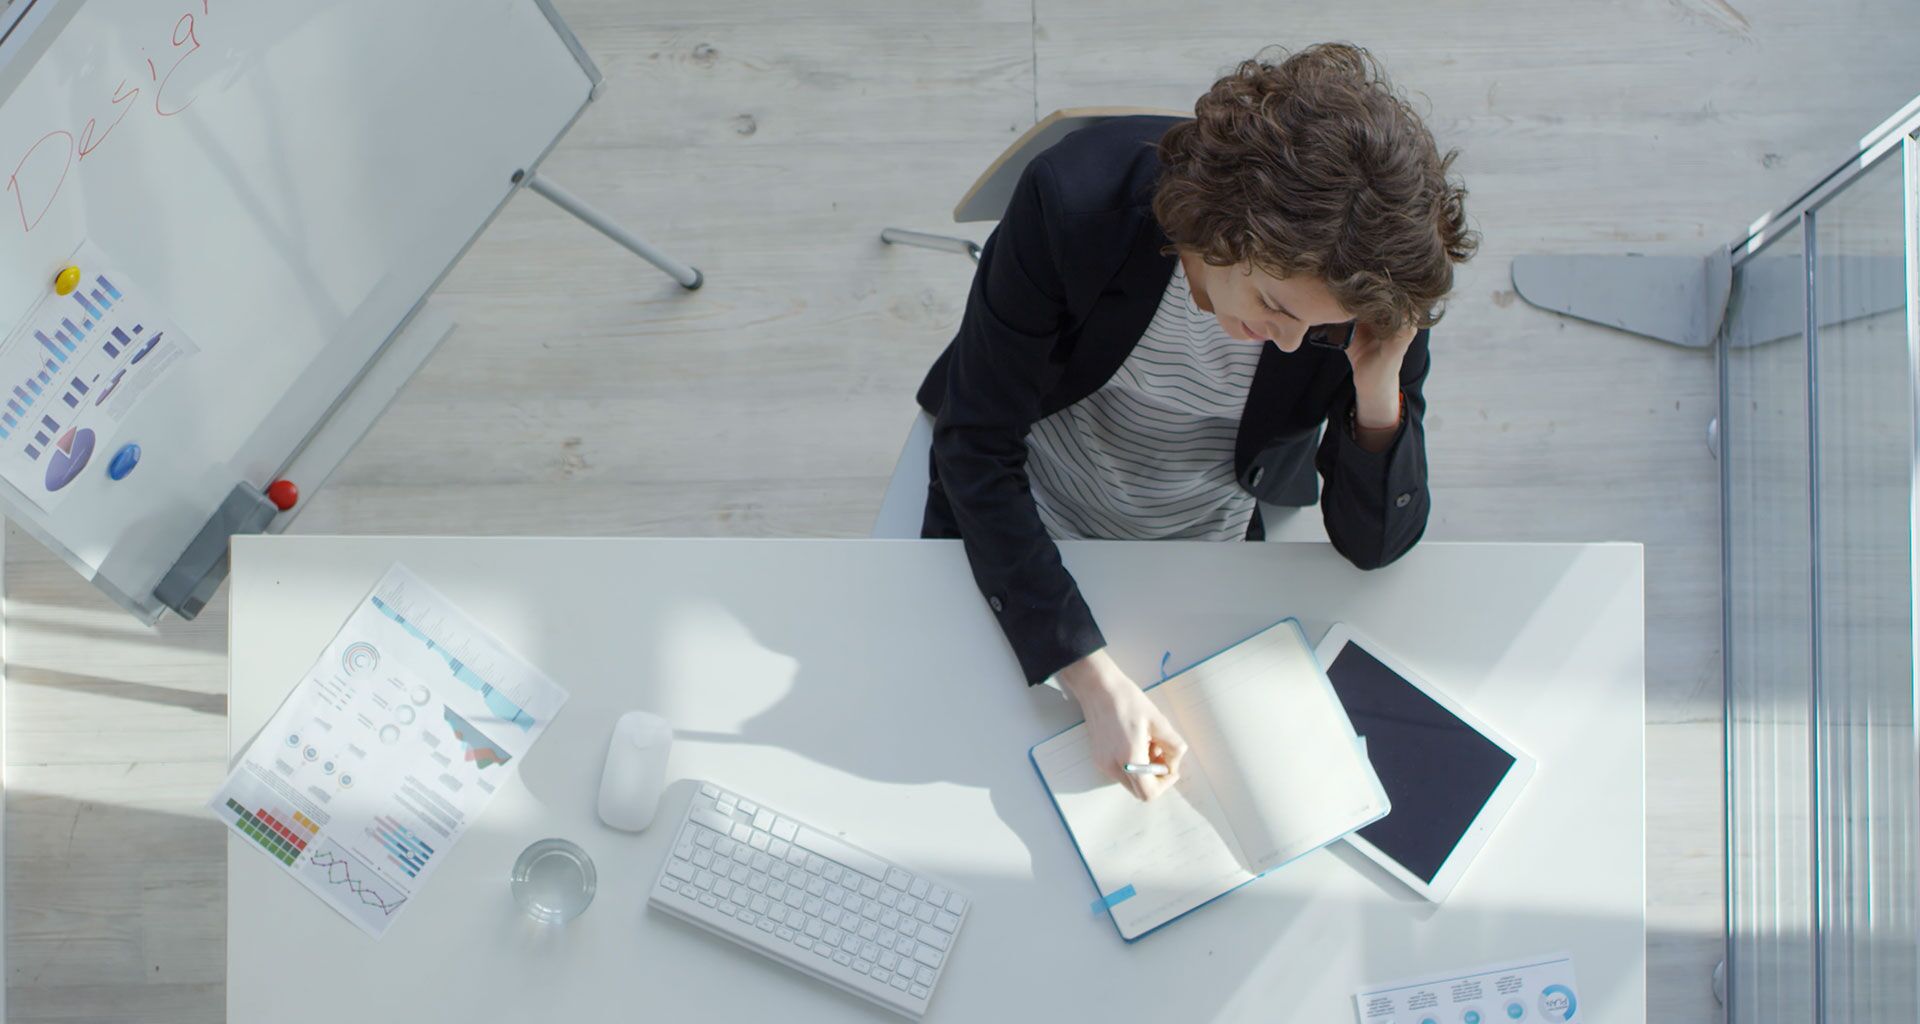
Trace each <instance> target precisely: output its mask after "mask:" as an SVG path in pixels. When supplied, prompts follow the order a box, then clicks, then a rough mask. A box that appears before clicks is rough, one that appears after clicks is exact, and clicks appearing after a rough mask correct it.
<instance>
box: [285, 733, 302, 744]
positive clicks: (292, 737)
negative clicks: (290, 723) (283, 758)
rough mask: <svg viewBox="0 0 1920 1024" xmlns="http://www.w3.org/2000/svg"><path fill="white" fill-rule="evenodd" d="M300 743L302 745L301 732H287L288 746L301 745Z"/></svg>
mask: <svg viewBox="0 0 1920 1024" xmlns="http://www.w3.org/2000/svg"><path fill="white" fill-rule="evenodd" d="M299 745H300V734H299V733H297V732H290V733H288V734H287V746H289V747H297V746H299Z"/></svg>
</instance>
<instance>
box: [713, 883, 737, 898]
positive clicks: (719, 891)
mask: <svg viewBox="0 0 1920 1024" xmlns="http://www.w3.org/2000/svg"><path fill="white" fill-rule="evenodd" d="M713 894H714V895H715V896H718V897H720V898H721V899H723V900H724V899H726V898H727V897H729V896H731V895H733V883H732V882H729V881H727V880H726V879H724V878H722V879H721V880H719V881H718V882H715V883H713Z"/></svg>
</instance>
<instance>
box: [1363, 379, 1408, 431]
mask: <svg viewBox="0 0 1920 1024" xmlns="http://www.w3.org/2000/svg"><path fill="white" fill-rule="evenodd" d="M1353 399H1354V401H1353V421H1354V426H1355V427H1357V428H1359V429H1361V430H1394V429H1396V428H1398V427H1399V426H1400V412H1401V409H1400V385H1399V382H1398V381H1394V382H1393V383H1391V384H1387V385H1384V386H1369V387H1358V386H1356V387H1355V389H1354V395H1353Z"/></svg>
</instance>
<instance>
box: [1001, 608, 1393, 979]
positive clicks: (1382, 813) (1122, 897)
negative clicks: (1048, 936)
mask: <svg viewBox="0 0 1920 1024" xmlns="http://www.w3.org/2000/svg"><path fill="white" fill-rule="evenodd" d="M1280 626H1291V627H1292V629H1293V632H1294V634H1295V636H1296V637H1297V638H1298V639H1299V641H1300V644H1301V646H1302V648H1303V649H1304V650H1305V651H1306V653H1307V656H1308V659H1309V660H1310V661H1312V663H1313V664H1314V666H1315V668H1316V669H1317V670H1318V672H1319V674H1320V681H1321V684H1322V685H1323V686H1325V687H1326V688H1327V693H1328V695H1329V697H1330V698H1331V699H1332V700H1333V703H1334V706H1335V707H1336V708H1339V707H1340V703H1339V700H1338V698H1337V697H1336V696H1334V691H1333V683H1332V681H1331V680H1329V679H1327V674H1326V666H1324V665H1321V664H1320V663H1319V660H1318V659H1317V658H1316V657H1315V656H1314V654H1313V645H1312V644H1310V643H1308V642H1307V636H1306V632H1305V630H1303V629H1301V627H1300V620H1299V619H1296V618H1293V617H1288V618H1284V619H1281V620H1280V621H1278V622H1276V623H1274V624H1273V625H1272V626H1268V627H1266V628H1265V629H1261V630H1259V631H1257V632H1255V633H1252V634H1250V635H1249V636H1246V637H1244V638H1242V639H1241V640H1239V641H1237V642H1235V643H1232V644H1229V645H1227V646H1226V647H1223V648H1221V649H1220V650H1218V651H1215V652H1214V653H1212V654H1210V655H1208V656H1206V657H1205V658H1202V659H1200V660H1199V661H1196V662H1194V663H1193V664H1191V665H1188V666H1187V667H1186V668H1183V669H1181V670H1180V671H1179V672H1175V673H1173V674H1172V675H1166V676H1163V677H1162V678H1161V679H1160V680H1159V681H1158V682H1155V683H1153V684H1151V685H1149V686H1145V687H1142V688H1141V689H1142V690H1153V689H1155V688H1157V687H1159V686H1161V685H1163V684H1165V683H1168V682H1170V681H1172V680H1174V679H1178V678H1179V677H1180V676H1182V675H1185V674H1186V673H1187V672H1190V671H1192V670H1193V669H1195V668H1198V667H1199V666H1201V665H1204V664H1206V663H1207V662H1209V661H1212V660H1213V659H1215V658H1218V657H1219V656H1220V655H1222V654H1225V653H1227V652H1228V651H1231V650H1233V649H1235V648H1237V647H1239V646H1240V645H1241V644H1244V643H1246V642H1247V641H1249V640H1252V639H1254V638H1255V637H1258V636H1261V635H1263V634H1265V633H1267V632H1269V631H1270V630H1273V629H1275V628H1278V627H1280ZM1340 715H1341V718H1342V720H1345V717H1346V712H1345V709H1344V708H1341V711H1340ZM1085 724H1086V722H1085V720H1084V719H1083V720H1082V721H1080V722H1076V723H1074V724H1073V725H1070V726H1067V727H1066V728H1065V729H1062V730H1060V731H1059V732H1056V733H1054V734H1053V735H1051V736H1048V737H1046V738H1045V739H1043V740H1041V741H1040V742H1039V743H1036V744H1034V745H1033V746H1032V747H1029V748H1027V763H1029V764H1031V765H1032V766H1033V771H1034V776H1035V777H1036V778H1038V779H1039V780H1040V788H1041V789H1043V790H1045V791H1046V793H1047V799H1048V800H1049V801H1051V802H1052V804H1053V811H1054V814H1056V815H1057V816H1059V818H1060V827H1061V828H1062V829H1065V830H1066V833H1067V839H1068V841H1069V842H1071V843H1073V849H1074V853H1075V854H1076V855H1078V856H1079V857H1080V865H1081V867H1083V868H1085V869H1086V872H1087V880H1088V881H1089V882H1091V883H1093V888H1094V892H1095V894H1096V898H1095V899H1094V901H1093V904H1092V908H1091V909H1092V910H1093V911H1094V912H1096V913H1098V912H1101V911H1105V912H1106V913H1107V919H1108V920H1109V921H1111V922H1112V923H1113V927H1114V931H1115V933H1117V934H1119V936H1120V938H1121V941H1123V942H1129V943H1132V942H1138V941H1140V940H1141V939H1144V938H1146V937H1147V936H1149V935H1152V934H1153V933H1155V932H1157V931H1160V930H1161V929H1162V928H1165V927H1166V926H1167V925H1170V924H1172V923H1173V922H1175V921H1178V920H1180V919H1181V918H1184V917H1186V916H1187V915H1188V914H1192V913H1193V912H1195V911H1197V910H1199V909H1201V908H1202V907H1206V906H1210V905H1212V904H1213V903H1216V902H1218V901H1219V900H1220V899H1221V898H1222V897H1225V896H1227V895H1229V894H1231V893H1233V892H1235V891H1237V890H1239V889H1242V888H1245V887H1246V886H1248V885H1251V884H1252V883H1254V882H1257V881H1259V880H1260V879H1262V878H1265V877H1266V876H1268V875H1270V874H1272V873H1273V872H1275V871H1278V870H1280V869H1281V868H1283V867H1286V866H1287V865H1288V864H1291V863H1293V862H1294V861H1296V860H1299V859H1300V858H1301V857H1304V856H1306V855H1307V854H1309V853H1312V852H1314V851H1315V850H1318V849H1322V848H1324V847H1325V846H1328V845H1331V844H1333V843H1335V842H1338V841H1339V840H1340V839H1341V838H1342V837H1341V836H1332V837H1329V838H1328V839H1327V840H1326V842H1324V843H1322V844H1320V846H1316V847H1314V848H1313V849H1310V850H1306V851H1303V852H1302V853H1300V854H1298V855H1297V856H1294V857H1290V858H1288V859H1287V860H1285V861H1282V862H1280V863H1278V864H1275V865H1274V866H1272V867H1270V868H1267V869H1266V870H1265V871H1261V872H1259V873H1258V874H1256V875H1254V876H1253V877H1252V878H1249V879H1247V880H1246V881H1244V882H1241V883H1239V884H1238V885H1234V886H1230V887H1228V888H1226V889H1224V890H1222V891H1221V892H1220V893H1218V894H1217V895H1215V896H1213V897H1212V898H1210V899H1207V900H1205V901H1203V902H1201V903H1198V904H1196V905H1195V906H1193V907H1191V908H1189V909H1188V910H1186V911H1183V912H1182V913H1180V914H1176V915H1175V916H1173V917H1170V918H1168V919H1167V920H1165V921H1162V922H1160V923H1159V924H1157V925H1154V926H1153V927H1151V928H1149V929H1147V930H1146V931H1144V932H1141V933H1140V934H1138V935H1135V936H1133V937H1132V938H1128V937H1127V935H1126V933H1125V932H1124V931H1122V930H1121V927H1120V922H1119V920H1118V919H1117V918H1115V917H1114V916H1113V908H1114V907H1116V906H1118V905H1120V904H1121V903H1124V902H1126V901H1127V900H1129V899H1132V898H1133V897H1134V889H1133V886H1132V885H1123V886H1121V887H1119V888H1118V889H1115V890H1114V891H1113V892H1110V893H1101V892H1100V891H1099V889H1100V880H1099V879H1098V878H1095V877H1094V874H1093V867H1092V865H1090V864H1088V863H1087V857H1086V853H1085V851H1083V850H1082V849H1081V848H1080V838H1079V837H1078V836H1076V835H1074V832H1073V826H1072V825H1071V824H1069V823H1068V822H1067V816H1066V812H1065V811H1064V810H1063V809H1062V808H1061V806H1060V800H1059V797H1058V796H1056V795H1055V794H1054V792H1053V787H1051V786H1049V785H1048V784H1047V777H1046V773H1045V772H1043V771H1042V770H1041V768H1040V762H1039V759H1038V757H1037V756H1036V753H1035V752H1036V751H1038V750H1039V749H1040V748H1041V747H1043V746H1045V745H1046V744H1047V743H1048V742H1050V741H1052V740H1054V739H1057V738H1058V737H1060V736H1064V735H1066V734H1067V733H1069V732H1072V731H1073V730H1075V729H1078V728H1080V727H1081V726H1082V725H1085ZM1347 730H1348V732H1349V733H1351V732H1352V730H1353V726H1352V724H1351V723H1348V725H1347ZM1354 743H1355V745H1356V746H1357V747H1359V748H1360V749H1361V750H1362V751H1364V750H1365V746H1364V744H1363V743H1362V742H1361V740H1360V739H1359V737H1358V736H1355V737H1354ZM1189 756H1191V754H1189ZM1116 785H1117V783H1116ZM1373 788H1374V790H1375V792H1376V793H1377V795H1378V799H1379V805H1380V810H1379V811H1378V812H1377V813H1376V814H1374V815H1373V816H1372V817H1370V818H1368V819H1367V820H1365V821H1362V822H1360V823H1358V824H1356V825H1354V826H1353V830H1358V829H1361V828H1364V827H1366V826H1367V825H1370V824H1372V823H1373V822H1375V821H1378V820H1380V819H1381V818H1384V817H1386V815H1387V813H1388V812H1389V810H1390V809H1391V808H1390V806H1389V805H1388V802H1387V796H1386V791H1385V789H1384V788H1382V787H1381V785H1380V781H1379V779H1378V777H1374V779H1373ZM1160 799H1166V797H1164V796H1163V797H1161V798H1160ZM1350 831H1352V830H1350Z"/></svg>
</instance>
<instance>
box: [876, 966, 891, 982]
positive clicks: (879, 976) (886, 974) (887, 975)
mask: <svg viewBox="0 0 1920 1024" xmlns="http://www.w3.org/2000/svg"><path fill="white" fill-rule="evenodd" d="M892 977H893V972H892V971H889V970H887V969H886V968H884V967H875V968H874V969H873V980H875V981H888V980H890V979H892Z"/></svg>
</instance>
